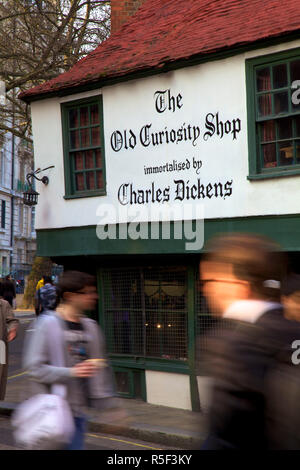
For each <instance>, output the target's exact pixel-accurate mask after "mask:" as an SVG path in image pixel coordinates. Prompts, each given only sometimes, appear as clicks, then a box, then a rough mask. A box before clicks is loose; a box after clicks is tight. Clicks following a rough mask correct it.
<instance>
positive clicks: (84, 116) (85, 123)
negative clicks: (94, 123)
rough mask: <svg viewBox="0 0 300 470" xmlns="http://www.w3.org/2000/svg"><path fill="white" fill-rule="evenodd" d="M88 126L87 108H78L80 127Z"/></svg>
mask: <svg viewBox="0 0 300 470" xmlns="http://www.w3.org/2000/svg"><path fill="white" fill-rule="evenodd" d="M88 125H89V108H88V107H87V106H85V107H84V108H80V127H84V126H88Z"/></svg>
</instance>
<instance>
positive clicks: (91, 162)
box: [85, 150, 95, 169]
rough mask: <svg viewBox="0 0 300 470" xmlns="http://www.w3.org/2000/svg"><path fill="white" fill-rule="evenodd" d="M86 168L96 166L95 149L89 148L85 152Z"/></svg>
mask: <svg viewBox="0 0 300 470" xmlns="http://www.w3.org/2000/svg"><path fill="white" fill-rule="evenodd" d="M85 168H86V169H88V168H95V165H94V157H93V151H92V150H89V151H88V152H85Z"/></svg>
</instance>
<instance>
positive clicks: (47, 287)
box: [35, 276, 58, 315]
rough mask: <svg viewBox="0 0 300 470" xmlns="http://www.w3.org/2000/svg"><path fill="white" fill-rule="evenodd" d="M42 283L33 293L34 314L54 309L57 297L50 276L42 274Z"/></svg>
mask: <svg viewBox="0 0 300 470" xmlns="http://www.w3.org/2000/svg"><path fill="white" fill-rule="evenodd" d="M43 279H44V285H43V286H42V287H40V289H38V290H37V291H36V293H35V304H36V314H37V315H40V314H41V313H43V312H44V311H46V310H55V308H56V306H57V304H58V299H57V290H56V287H55V286H54V285H53V284H52V279H51V277H50V276H44V278H43Z"/></svg>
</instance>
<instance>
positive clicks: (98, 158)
mask: <svg viewBox="0 0 300 470" xmlns="http://www.w3.org/2000/svg"><path fill="white" fill-rule="evenodd" d="M95 155H96V168H102V155H101V150H98V149H97V150H96V151H95Z"/></svg>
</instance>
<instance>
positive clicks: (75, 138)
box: [70, 131, 80, 149]
mask: <svg viewBox="0 0 300 470" xmlns="http://www.w3.org/2000/svg"><path fill="white" fill-rule="evenodd" d="M70 135H71V148H72V149H79V148H80V141H79V131H71V132H70Z"/></svg>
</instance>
